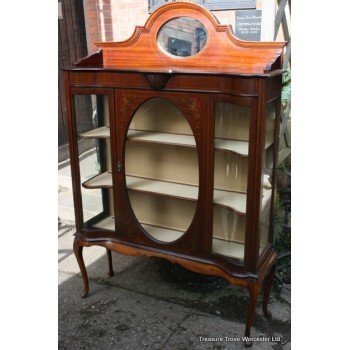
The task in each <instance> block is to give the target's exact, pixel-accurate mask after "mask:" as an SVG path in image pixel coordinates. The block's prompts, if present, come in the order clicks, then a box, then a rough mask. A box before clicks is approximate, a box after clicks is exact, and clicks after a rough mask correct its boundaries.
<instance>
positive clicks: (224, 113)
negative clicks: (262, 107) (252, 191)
mask: <svg viewBox="0 0 350 350" xmlns="http://www.w3.org/2000/svg"><path fill="white" fill-rule="evenodd" d="M250 113H251V111H250V107H246V106H240V105H235V104H231V103H223V102H217V103H216V104H215V159H214V217H213V252H214V253H216V254H220V255H224V256H226V257H230V258H235V259H238V260H240V261H243V259H244V243H245V227H246V218H245V217H246V201H247V180H248V149H249V119H250Z"/></svg>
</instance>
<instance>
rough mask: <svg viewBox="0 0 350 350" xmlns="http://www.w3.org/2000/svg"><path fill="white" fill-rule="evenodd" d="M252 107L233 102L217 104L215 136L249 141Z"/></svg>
mask: <svg viewBox="0 0 350 350" xmlns="http://www.w3.org/2000/svg"><path fill="white" fill-rule="evenodd" d="M249 118H250V107H247V106H239V105H235V104H232V103H224V102H217V103H216V104H215V137H218V138H222V139H229V140H240V141H249Z"/></svg>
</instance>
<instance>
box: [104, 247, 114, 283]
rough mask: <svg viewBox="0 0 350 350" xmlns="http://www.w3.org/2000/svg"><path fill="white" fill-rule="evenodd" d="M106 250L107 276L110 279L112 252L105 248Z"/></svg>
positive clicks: (112, 273) (112, 272) (111, 274)
mask: <svg viewBox="0 0 350 350" xmlns="http://www.w3.org/2000/svg"><path fill="white" fill-rule="evenodd" d="M106 250H107V257H108V276H109V277H112V276H114V271H113V262H112V252H111V250H110V249H108V248H106Z"/></svg>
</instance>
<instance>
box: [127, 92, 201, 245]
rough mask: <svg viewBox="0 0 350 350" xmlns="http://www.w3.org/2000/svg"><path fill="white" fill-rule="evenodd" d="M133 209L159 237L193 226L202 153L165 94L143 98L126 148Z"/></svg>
mask: <svg viewBox="0 0 350 350" xmlns="http://www.w3.org/2000/svg"><path fill="white" fill-rule="evenodd" d="M125 171H126V185H127V189H128V196H129V200H130V204H131V207H132V210H133V212H134V214H135V216H136V218H137V220H138V222H139V223H140V225H141V226H142V227H143V229H144V230H145V231H146V232H147V233H148V234H149V235H150V236H151V237H152V238H154V239H155V240H157V241H160V242H173V241H175V240H177V239H179V238H180V237H181V236H182V235H183V234H184V233H185V232H186V231H187V230H188V228H189V227H190V225H191V223H192V221H193V218H194V215H195V211H196V207H197V201H198V182H199V170H198V155H197V147H196V142H195V138H194V136H193V133H192V129H191V127H190V125H189V123H188V121H187V119H186V118H185V117H184V116H183V114H182V113H181V112H180V110H179V109H178V108H177V107H176V106H175V105H174V104H173V103H172V102H170V101H168V100H166V99H163V98H152V99H150V100H148V101H146V102H144V103H143V104H142V105H141V106H140V107H139V108H138V109H137V111H136V113H135V114H134V116H133V119H132V120H131V123H130V126H129V129H128V133H127V141H126V148H125Z"/></svg>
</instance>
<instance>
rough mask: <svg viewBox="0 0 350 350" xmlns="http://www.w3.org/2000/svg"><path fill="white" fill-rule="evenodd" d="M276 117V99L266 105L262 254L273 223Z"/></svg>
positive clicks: (261, 225) (261, 214)
mask: <svg viewBox="0 0 350 350" xmlns="http://www.w3.org/2000/svg"><path fill="white" fill-rule="evenodd" d="M275 119H276V101H271V102H269V103H268V104H267V106H266V120H265V152H264V154H263V173H262V178H261V182H262V191H261V192H262V198H261V213H260V239H259V253H260V254H261V253H262V252H263V250H264V248H265V247H266V246H267V244H268V243H269V241H270V239H269V237H272V232H271V236H270V228H271V229H272V226H271V227H270V224H271V205H272V197H273V196H272V178H273V163H274V133H275Z"/></svg>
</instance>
